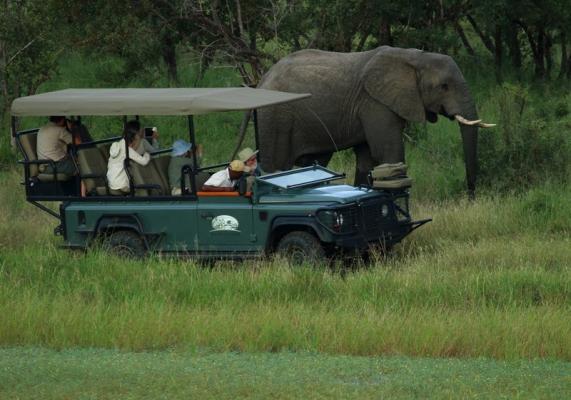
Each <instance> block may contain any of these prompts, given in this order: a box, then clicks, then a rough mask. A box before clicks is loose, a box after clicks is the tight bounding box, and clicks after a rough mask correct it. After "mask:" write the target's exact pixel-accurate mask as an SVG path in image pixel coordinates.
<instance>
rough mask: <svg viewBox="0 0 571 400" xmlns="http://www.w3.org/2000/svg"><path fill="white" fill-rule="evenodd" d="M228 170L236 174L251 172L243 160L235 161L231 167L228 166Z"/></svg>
mask: <svg viewBox="0 0 571 400" xmlns="http://www.w3.org/2000/svg"><path fill="white" fill-rule="evenodd" d="M228 168H230V170H232V171H234V172H250V168H249V167H246V165H245V164H244V161H241V160H234V161H232V162H231V163H230V165H229V166H228Z"/></svg>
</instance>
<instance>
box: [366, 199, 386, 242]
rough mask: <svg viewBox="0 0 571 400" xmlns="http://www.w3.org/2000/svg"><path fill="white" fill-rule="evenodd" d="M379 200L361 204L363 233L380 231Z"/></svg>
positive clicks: (373, 233) (381, 217)
mask: <svg viewBox="0 0 571 400" xmlns="http://www.w3.org/2000/svg"><path fill="white" fill-rule="evenodd" d="M381 204H382V203H381V202H380V201H377V200H374V201H368V202H366V203H363V205H362V206H361V221H363V233H364V234H365V235H367V236H368V235H375V234H378V233H379V232H380V231H381V225H382V224H383V216H382V214H381Z"/></svg>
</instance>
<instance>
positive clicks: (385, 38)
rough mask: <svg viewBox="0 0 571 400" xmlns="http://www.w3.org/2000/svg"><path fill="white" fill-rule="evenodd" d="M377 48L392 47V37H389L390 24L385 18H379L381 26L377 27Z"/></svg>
mask: <svg viewBox="0 0 571 400" xmlns="http://www.w3.org/2000/svg"><path fill="white" fill-rule="evenodd" d="M378 39H379V46H382V45H387V46H392V45H393V37H392V36H391V23H390V22H389V21H388V19H386V18H385V17H383V18H381V25H380V26H379V36H378Z"/></svg>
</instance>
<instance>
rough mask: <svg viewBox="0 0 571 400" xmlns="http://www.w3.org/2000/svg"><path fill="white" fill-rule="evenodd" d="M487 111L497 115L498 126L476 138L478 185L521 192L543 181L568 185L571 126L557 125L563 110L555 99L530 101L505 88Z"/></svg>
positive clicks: (513, 88)
mask: <svg viewBox="0 0 571 400" xmlns="http://www.w3.org/2000/svg"><path fill="white" fill-rule="evenodd" d="M532 99H533V100H534V101H533V104H535V105H536V106H535V108H533V107H532V106H531V105H530V104H532V101H531V100H532ZM487 106H488V107H490V108H491V110H496V112H497V113H498V114H497V115H496V118H497V122H498V126H497V127H496V128H495V129H493V130H489V131H485V132H481V134H480V143H479V160H480V173H479V181H480V184H483V185H485V186H488V187H490V188H492V189H498V190H507V189H510V190H514V189H515V190H520V189H525V188H529V187H531V186H533V185H535V184H537V183H539V182H541V181H544V180H550V181H552V182H556V183H560V182H565V181H566V180H567V179H568V172H569V166H570V165H571V146H570V144H569V135H568V132H569V129H570V128H571V122H570V121H568V120H562V119H561V118H562V117H563V116H565V115H566V111H567V108H566V107H567V104H564V103H562V101H561V99H560V98H559V99H555V100H550V99H544V98H540V97H537V98H533V97H532V95H531V94H530V92H529V91H528V90H526V89H524V88H522V87H520V86H513V85H507V84H506V85H504V86H503V87H502V88H500V89H499V90H498V91H497V92H496V93H494V94H492V97H491V99H490V101H489V104H488V105H487ZM491 110H490V111H491ZM489 114H490V112H487V113H486V116H488V115H489Z"/></svg>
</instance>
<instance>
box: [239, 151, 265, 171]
mask: <svg viewBox="0 0 571 400" xmlns="http://www.w3.org/2000/svg"><path fill="white" fill-rule="evenodd" d="M258 151H259V150H256V151H254V150H252V149H251V148H249V147H246V148H244V149H242V150H241V151H240V152H239V153H238V160H240V161H242V162H243V163H244V164H245V165H246V167H248V168H249V169H250V173H251V174H252V175H254V176H260V175H262V170H261V169H260V167H259V166H258V159H257V156H258Z"/></svg>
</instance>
